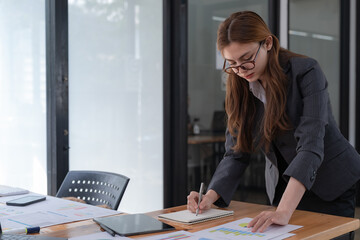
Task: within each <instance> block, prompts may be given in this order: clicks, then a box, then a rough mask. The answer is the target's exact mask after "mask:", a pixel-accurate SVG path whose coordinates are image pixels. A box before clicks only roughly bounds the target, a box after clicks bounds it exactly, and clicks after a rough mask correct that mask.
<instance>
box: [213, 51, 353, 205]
mask: <svg viewBox="0 0 360 240" xmlns="http://www.w3.org/2000/svg"><path fill="white" fill-rule="evenodd" d="M283 68H284V71H285V73H286V75H287V77H288V81H289V85H288V94H287V105H286V113H287V115H288V117H289V118H290V121H291V124H292V126H293V130H291V131H287V132H285V133H284V134H282V135H280V136H278V137H277V138H276V139H275V140H274V141H273V144H275V145H276V147H277V148H278V149H279V151H280V153H281V154H282V156H283V158H284V159H285V161H286V162H287V164H288V166H287V169H286V170H285V172H284V174H283V176H282V177H284V178H285V180H287V181H288V179H289V178H290V177H293V178H295V179H297V180H298V181H300V182H301V183H302V184H303V185H304V186H305V187H306V189H307V190H310V191H312V192H314V193H315V194H316V195H317V196H319V197H320V198H321V199H323V200H325V201H332V200H334V199H335V198H337V197H338V196H340V195H341V194H342V193H344V192H345V191H346V190H348V189H349V188H350V187H351V186H352V185H354V184H355V183H356V182H357V181H358V180H359V179H360V156H359V154H358V153H357V152H356V150H355V149H354V148H353V147H352V146H351V145H350V144H349V142H348V141H347V140H346V139H345V138H344V137H343V135H342V134H341V133H340V131H339V129H338V127H337V124H336V122H335V120H334V117H333V115H332V112H331V106H330V101H329V94H328V91H327V81H326V78H325V76H324V74H323V72H322V70H321V69H320V66H319V64H318V63H317V62H316V61H315V60H314V59H311V58H301V57H294V58H291V59H290V60H289V61H288V63H287V64H286V66H284V67H283ZM255 101H256V106H257V107H256V117H255V119H256V121H257V123H259V121H260V120H261V118H262V116H263V112H264V106H263V104H262V103H261V102H260V101H259V100H258V99H256V98H255ZM255 125H256V124H255ZM257 130H258V129H257ZM257 130H255V132H256V131H257ZM253 136H256V133H255V135H253ZM235 142H236V138H235V137H233V136H231V135H230V134H229V132H228V131H227V132H226V142H225V149H226V153H225V155H224V158H223V159H222V160H221V162H220V164H219V166H218V167H217V169H216V171H215V173H214V176H213V177H212V180H211V182H210V184H209V188H208V189H213V190H214V191H215V192H217V193H218V194H219V195H220V196H221V197H220V199H219V200H218V201H217V202H216V203H215V204H216V205H218V206H227V205H228V204H229V203H230V201H231V198H232V195H233V194H234V192H235V190H236V188H237V186H238V184H239V180H240V177H241V175H242V174H243V172H244V170H245V168H246V167H247V165H248V163H249V154H247V153H242V152H236V153H235V152H234V151H233V150H232V147H233V146H234V144H235ZM266 156H267V158H268V159H269V160H270V161H271V163H272V164H273V165H275V166H277V160H276V155H275V154H274V151H273V150H272V149H270V151H269V152H268V153H267V154H266ZM271 167H272V166H271V164H270V168H271ZM268 170H269V169H266V171H268ZM265 175H266V176H267V178H269V176H271V174H270V175H269V174H265ZM271 180H273V179H266V181H271Z"/></svg>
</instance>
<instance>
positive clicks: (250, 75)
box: [244, 73, 254, 79]
mask: <svg viewBox="0 0 360 240" xmlns="http://www.w3.org/2000/svg"><path fill="white" fill-rule="evenodd" d="M253 75H254V73H251V74H249V75H247V76H245V77H244V78H246V79H249V78H251V77H252V76H253Z"/></svg>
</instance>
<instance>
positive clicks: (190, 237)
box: [140, 231, 199, 240]
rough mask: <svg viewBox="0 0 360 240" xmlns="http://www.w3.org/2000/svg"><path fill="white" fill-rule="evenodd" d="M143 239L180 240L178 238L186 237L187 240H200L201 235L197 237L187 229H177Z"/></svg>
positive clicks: (143, 239)
mask: <svg viewBox="0 0 360 240" xmlns="http://www.w3.org/2000/svg"><path fill="white" fill-rule="evenodd" d="M140 239H141V240H178V239H186V240H198V239H199V237H196V236H195V235H194V234H193V233H191V232H186V231H177V232H172V233H166V234H160V235H155V236H151V237H145V238H140Z"/></svg>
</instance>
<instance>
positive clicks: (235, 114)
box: [187, 11, 360, 232]
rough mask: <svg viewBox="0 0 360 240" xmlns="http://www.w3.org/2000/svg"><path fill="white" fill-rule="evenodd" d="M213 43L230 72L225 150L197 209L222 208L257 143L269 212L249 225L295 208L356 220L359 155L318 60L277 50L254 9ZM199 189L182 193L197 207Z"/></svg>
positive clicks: (231, 21) (281, 218) (228, 23)
mask: <svg viewBox="0 0 360 240" xmlns="http://www.w3.org/2000/svg"><path fill="white" fill-rule="evenodd" d="M217 44H218V48H219V50H220V51H221V53H222V55H223V57H224V58H225V63H224V71H225V72H226V73H228V74H229V75H228V81H227V90H226V99H225V102H226V106H225V108H226V113H227V117H228V122H227V127H228V130H227V131H226V143H225V148H226V153H225V155H224V158H223V160H222V161H221V162H220V164H219V166H218V167H217V169H216V171H215V174H214V176H213V178H212V180H211V183H210V184H209V188H208V191H207V193H206V194H205V195H204V196H203V199H202V201H201V203H200V204H199V210H200V211H199V212H200V213H201V211H202V210H206V209H209V208H210V207H211V205H212V204H213V203H214V204H215V205H217V206H220V207H225V206H227V205H228V204H229V203H230V201H231V197H232V195H233V193H234V192H235V190H236V188H237V185H238V183H239V179H240V177H241V175H242V173H243V172H244V170H245V168H246V166H247V165H248V163H249V155H250V153H252V152H253V151H254V150H256V149H258V148H260V149H261V150H262V151H263V152H264V153H265V156H266V171H265V179H266V189H267V193H268V196H269V199H270V202H272V204H274V205H277V206H278V207H277V208H276V210H275V211H265V212H262V213H260V214H259V215H258V216H256V217H255V218H254V219H253V220H252V221H251V222H250V223H249V227H252V231H254V232H255V231H260V232H263V231H264V230H265V229H266V228H267V227H268V226H269V225H271V224H280V225H285V224H287V223H288V222H289V220H290V218H291V216H292V214H293V212H294V210H295V209H303V210H309V211H317V212H322V213H328V214H334V215H340V216H347V217H354V209H355V184H356V182H357V181H358V180H359V179H360V157H359V155H358V153H357V152H356V150H355V149H354V148H353V147H352V146H351V145H350V144H349V143H348V141H347V140H346V139H345V138H344V137H343V136H342V134H341V133H340V131H339V129H338V127H337V125H336V123H335V120H334V117H333V115H332V112H331V106H330V101H329V96H328V91H327V81H326V79H325V76H324V74H323V72H322V71H321V69H320V66H319V64H318V63H317V62H316V61H315V60H313V59H311V58H307V57H305V56H301V55H298V54H295V53H292V52H290V51H287V50H285V49H282V48H280V45H279V41H278V39H277V38H276V37H275V36H274V35H273V34H271V32H270V30H269V29H268V27H267V25H266V24H265V22H264V21H263V20H262V19H261V17H260V16H258V15H257V14H256V13H253V12H249V11H244V12H238V13H234V14H232V15H231V16H230V17H229V18H228V19H226V20H225V21H224V22H223V23H222V24H221V25H220V27H219V29H218V38H217ZM197 200H198V193H197V192H191V193H190V194H189V196H188V205H187V207H188V209H189V210H190V211H192V212H195V211H196V209H197V207H198V205H197Z"/></svg>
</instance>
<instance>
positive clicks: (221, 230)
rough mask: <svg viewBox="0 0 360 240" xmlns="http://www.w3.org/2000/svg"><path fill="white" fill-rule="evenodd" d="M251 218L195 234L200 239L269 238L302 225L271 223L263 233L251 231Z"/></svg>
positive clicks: (247, 239) (244, 239)
mask: <svg viewBox="0 0 360 240" xmlns="http://www.w3.org/2000/svg"><path fill="white" fill-rule="evenodd" d="M251 220H252V219H251V218H243V219H240V220H236V221H233V222H230V223H226V224H223V225H220V226H216V227H213V228H209V229H205V230H202V231H199V232H195V233H194V235H195V236H197V237H199V239H203V240H212V239H223V240H235V239H241V240H252V239H254V240H255V239H262V240H268V239H272V238H275V237H278V236H281V235H283V234H285V233H289V232H291V231H293V230H296V229H298V228H301V227H302V226H298V225H291V224H288V225H285V226H278V225H271V226H269V227H268V228H267V229H266V230H265V232H263V233H260V232H255V233H253V232H251V229H250V228H247V227H246V226H247V224H248V223H249V222H250V221H251Z"/></svg>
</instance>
